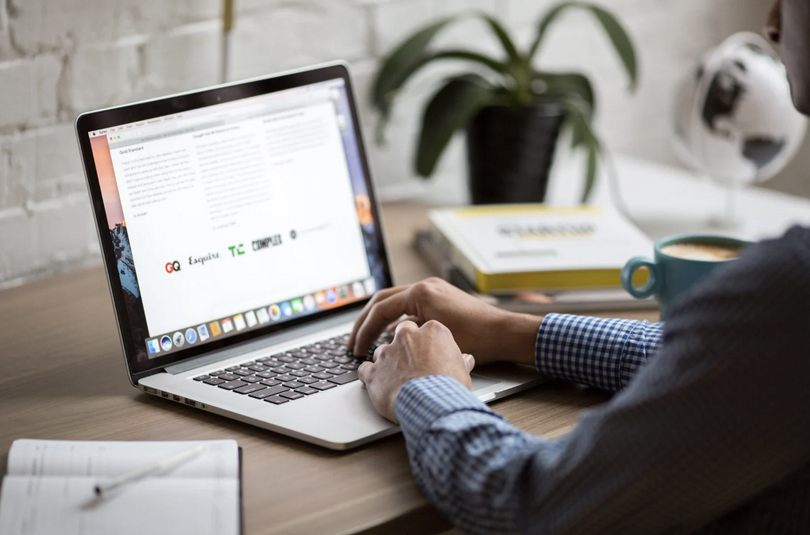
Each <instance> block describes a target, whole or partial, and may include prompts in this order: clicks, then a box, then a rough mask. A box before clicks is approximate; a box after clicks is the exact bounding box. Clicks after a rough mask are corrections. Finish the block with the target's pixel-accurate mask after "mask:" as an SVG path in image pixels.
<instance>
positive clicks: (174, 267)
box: [166, 260, 180, 273]
mask: <svg viewBox="0 0 810 535" xmlns="http://www.w3.org/2000/svg"><path fill="white" fill-rule="evenodd" d="M174 271H180V262H178V261H177V260H175V261H174V262H166V273H172V272H174Z"/></svg>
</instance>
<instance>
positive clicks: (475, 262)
mask: <svg viewBox="0 0 810 535" xmlns="http://www.w3.org/2000/svg"><path fill="white" fill-rule="evenodd" d="M429 219H430V232H431V238H432V239H433V240H434V242H435V243H436V244H437V246H438V247H439V249H440V250H441V254H442V255H443V256H445V257H447V258H448V259H449V261H450V262H451V263H452V264H453V265H454V266H455V267H457V268H458V269H459V270H460V271H461V272H462V273H463V274H464V276H465V277H466V278H467V279H468V280H469V281H470V283H472V284H473V285H474V286H475V287H476V289H477V290H478V291H479V292H481V293H502V292H507V293H511V292H515V291H517V290H548V289H552V290H554V289H575V288H611V287H612V288H619V287H620V286H621V277H620V274H621V269H622V267H623V266H624V264H625V263H626V262H627V261H628V260H629V259H630V258H632V257H634V256H641V255H647V256H649V255H651V254H652V250H653V245H652V242H651V241H650V239H649V238H647V236H645V235H644V233H642V232H641V231H640V230H639V229H638V228H636V227H635V226H633V224H632V223H630V222H629V221H627V220H626V219H624V218H623V217H622V216H621V215H620V214H619V213H617V212H615V211H613V210H609V209H602V208H597V207H590V206H583V207H555V206H545V205H537V204H525V205H520V204H518V205H484V206H472V207H465V208H457V209H445V210H434V211H432V212H430V214H429ZM637 282H643V281H637Z"/></svg>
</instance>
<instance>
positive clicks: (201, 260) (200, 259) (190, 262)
mask: <svg viewBox="0 0 810 535" xmlns="http://www.w3.org/2000/svg"><path fill="white" fill-rule="evenodd" d="M218 258H219V253H208V254H207V255H205V256H198V257H196V258H195V257H193V256H189V257H188V265H189V266H193V265H194V264H199V265H201V266H204V265H205V263H206V262H210V261H212V260H217V259H218Z"/></svg>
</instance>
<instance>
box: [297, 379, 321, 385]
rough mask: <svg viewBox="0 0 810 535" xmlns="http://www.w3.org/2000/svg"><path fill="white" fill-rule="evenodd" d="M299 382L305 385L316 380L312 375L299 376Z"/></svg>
mask: <svg viewBox="0 0 810 535" xmlns="http://www.w3.org/2000/svg"><path fill="white" fill-rule="evenodd" d="M298 382H299V383H304V384H305V385H311V384H312V383H317V382H318V380H317V379H315V378H314V377H301V378H300V379H298Z"/></svg>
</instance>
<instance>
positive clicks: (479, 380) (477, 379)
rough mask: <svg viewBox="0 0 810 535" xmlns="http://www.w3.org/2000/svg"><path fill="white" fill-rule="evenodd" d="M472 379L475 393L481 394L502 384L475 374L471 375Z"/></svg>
mask: <svg viewBox="0 0 810 535" xmlns="http://www.w3.org/2000/svg"><path fill="white" fill-rule="evenodd" d="M470 379H472V391H473V393H476V392H480V391H482V390H484V389H485V388H489V387H490V386H494V385H496V384H498V383H500V382H501V381H499V380H497V379H490V378H489V377H484V376H483V375H478V374H475V373H471V374H470Z"/></svg>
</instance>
